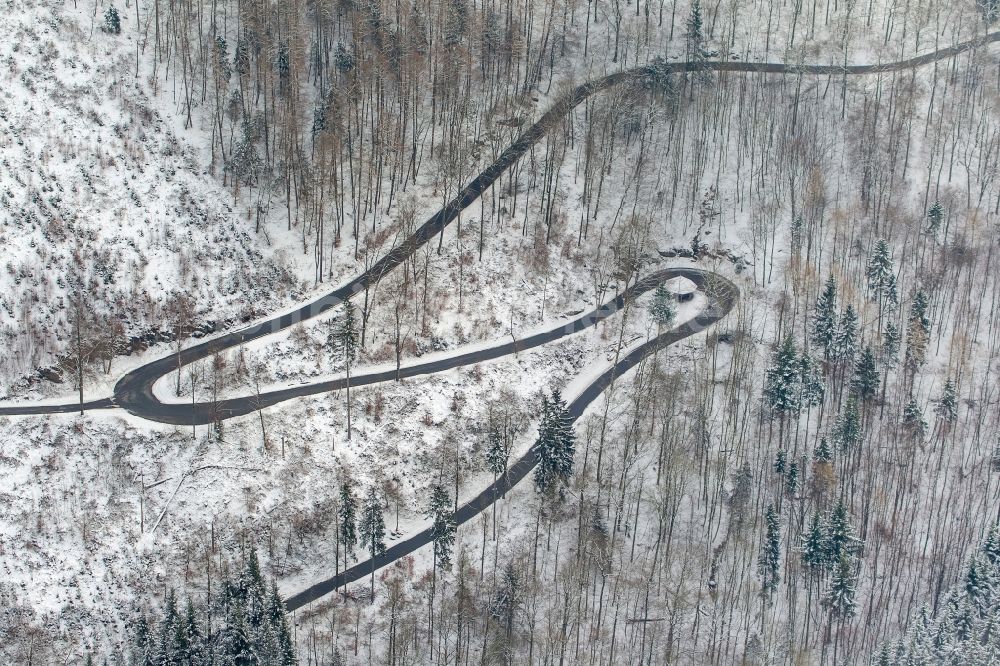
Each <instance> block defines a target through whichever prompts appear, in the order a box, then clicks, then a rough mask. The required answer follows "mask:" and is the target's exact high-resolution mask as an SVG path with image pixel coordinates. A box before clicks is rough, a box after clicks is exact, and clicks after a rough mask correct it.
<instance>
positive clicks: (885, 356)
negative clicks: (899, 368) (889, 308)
mask: <svg viewBox="0 0 1000 666" xmlns="http://www.w3.org/2000/svg"><path fill="white" fill-rule="evenodd" d="M899 343H900V333H899V327H898V326H896V325H895V324H894V323H892V322H891V321H890V322H886V324H885V330H884V331H883V333H882V363H883V364H884V365H885V367H887V368H895V367H896V365H897V364H898V363H899Z"/></svg>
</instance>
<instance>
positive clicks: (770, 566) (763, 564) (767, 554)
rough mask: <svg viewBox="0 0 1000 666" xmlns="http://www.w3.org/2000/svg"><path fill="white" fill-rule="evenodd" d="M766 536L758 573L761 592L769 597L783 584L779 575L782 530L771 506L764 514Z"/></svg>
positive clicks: (762, 546)
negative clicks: (760, 580) (760, 581)
mask: <svg viewBox="0 0 1000 666" xmlns="http://www.w3.org/2000/svg"><path fill="white" fill-rule="evenodd" d="M764 523H765V530H766V531H765V534H764V541H763V543H762V544H761V548H760V555H759V556H758V557H757V571H758V573H760V576H761V579H762V583H761V592H762V593H763V594H764V595H765V596H767V595H769V594H771V593H772V592H774V591H775V590H776V589H778V584H779V583H780V582H781V576H780V574H779V571H780V566H781V528H780V527H779V526H778V513H777V512H776V511H775V510H774V506H773V505H771V504H769V505H768V506H767V511H766V512H765V514H764Z"/></svg>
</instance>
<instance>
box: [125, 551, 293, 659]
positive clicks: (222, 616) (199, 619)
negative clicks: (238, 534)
mask: <svg viewBox="0 0 1000 666" xmlns="http://www.w3.org/2000/svg"><path fill="white" fill-rule="evenodd" d="M209 589H211V588H209ZM218 590H219V591H218V592H216V593H215V594H214V596H213V595H212V594H211V593H209V597H208V598H207V599H205V600H204V601H200V602H196V601H195V600H193V599H192V598H190V597H188V599H187V601H186V604H185V605H184V607H183V608H181V607H179V605H178V601H177V596H176V594H175V593H174V591H173V590H171V591H169V592H167V594H166V598H165V600H164V602H163V608H162V611H161V612H160V613H158V614H156V616H154V617H153V618H149V617H147V615H146V614H145V613H143V614H140V616H139V618H138V620H137V621H136V624H135V629H134V635H133V641H132V649H131V663H132V664H133V666H208V665H210V664H226V665H230V666H250V665H251V664H254V665H264V664H266V665H268V666H291V665H293V664H296V663H297V660H296V651H295V645H294V642H293V637H292V633H291V630H290V627H289V623H288V618H287V617H286V614H285V604H284V601H283V600H282V599H281V596H280V595H279V594H278V587H277V584H276V583H275V582H274V581H273V580H272V581H270V582H268V581H267V580H266V579H265V577H264V576H263V574H262V573H261V570H260V565H259V563H258V561H257V553H256V551H255V550H253V549H251V550H250V551H249V552H247V553H246V555H245V561H244V564H243V567H242V569H241V570H240V571H239V572H238V573H237V574H236V575H235V576H232V577H225V578H223V579H222V581H221V582H220V585H219V587H218Z"/></svg>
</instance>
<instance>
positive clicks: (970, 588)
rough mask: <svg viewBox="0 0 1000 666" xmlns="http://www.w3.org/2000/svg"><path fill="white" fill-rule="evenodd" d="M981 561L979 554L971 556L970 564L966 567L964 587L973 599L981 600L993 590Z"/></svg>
mask: <svg viewBox="0 0 1000 666" xmlns="http://www.w3.org/2000/svg"><path fill="white" fill-rule="evenodd" d="M984 569H985V567H983V566H982V565H981V564H980V562H979V556H978V555H973V556H972V557H970V558H969V564H968V566H967V567H966V569H965V580H964V583H963V585H964V588H965V593H966V594H967V595H968V596H969V598H970V599H972V600H973V601H979V600H980V599H982V598H983V597H985V596H986V595H987V594H989V593H990V592H991V591H992V590H991V589H990V587H991V585H990V581H989V580H988V578H987V574H986V572H985V571H984Z"/></svg>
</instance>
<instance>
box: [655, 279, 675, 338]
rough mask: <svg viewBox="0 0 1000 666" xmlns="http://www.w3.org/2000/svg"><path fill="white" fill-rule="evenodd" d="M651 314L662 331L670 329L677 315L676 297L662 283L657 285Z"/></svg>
mask: <svg viewBox="0 0 1000 666" xmlns="http://www.w3.org/2000/svg"><path fill="white" fill-rule="evenodd" d="M649 311H650V314H651V315H652V316H653V321H655V322H656V326H657V328H658V329H659V330H660V331H663V330H664V329H669V328H670V327H671V326H672V325H673V323H674V318H675V317H676V316H677V308H676V307H674V297H673V295H672V294H671V293H670V292H669V291H667V289H666V287H664V286H663V285H662V284H659V285H657V286H656V291H654V292H653V303H652V305H651V306H650V309H649Z"/></svg>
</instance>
